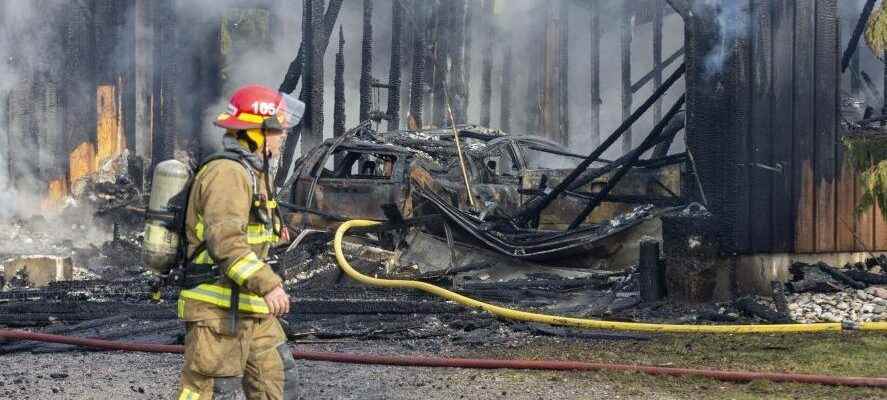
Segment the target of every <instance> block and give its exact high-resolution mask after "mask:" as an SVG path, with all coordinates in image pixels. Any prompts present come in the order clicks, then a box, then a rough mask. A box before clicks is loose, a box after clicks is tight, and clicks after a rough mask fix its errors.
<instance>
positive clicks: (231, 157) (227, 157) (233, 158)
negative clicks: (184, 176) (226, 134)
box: [195, 150, 259, 194]
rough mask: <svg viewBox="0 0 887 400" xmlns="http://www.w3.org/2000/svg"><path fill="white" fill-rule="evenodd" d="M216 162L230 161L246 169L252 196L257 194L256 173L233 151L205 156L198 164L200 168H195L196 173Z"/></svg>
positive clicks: (223, 151)
mask: <svg viewBox="0 0 887 400" xmlns="http://www.w3.org/2000/svg"><path fill="white" fill-rule="evenodd" d="M216 160H231V161H237V162H239V163H240V165H242V166H243V168H244V169H246V173H247V174H249V177H250V180H251V181H252V189H253V194H256V193H258V190H259V189H258V187H257V186H256V184H257V182H256V173H255V172H253V170H252V168H251V167H250V165H249V163H247V161H246V160H245V159H244V158H243V157H242V156H241V155H240V154H237V153H235V152H233V151H228V150H222V151H219V152H216V153H213V154H210V155H209V156H207V157H206V158H205V159H204V160H203V162H202V163H201V164H200V166H199V167H197V172H200V170H201V169H203V167H205V166H206V165H207V164H209V163H211V162H213V161H216ZM195 176H196V174H195Z"/></svg>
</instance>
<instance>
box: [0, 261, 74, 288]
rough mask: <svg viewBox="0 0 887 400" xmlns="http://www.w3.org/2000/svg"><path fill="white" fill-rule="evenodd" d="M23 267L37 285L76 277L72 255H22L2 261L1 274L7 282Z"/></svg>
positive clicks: (29, 278) (32, 283) (31, 280)
mask: <svg viewBox="0 0 887 400" xmlns="http://www.w3.org/2000/svg"><path fill="white" fill-rule="evenodd" d="M22 269H24V270H25V272H26V273H27V274H28V280H29V281H30V282H31V285H32V286H35V287H40V286H46V285H48V284H49V283H50V282H56V281H63V280H71V279H74V261H73V260H72V259H71V257H60V256H20V257H14V258H9V259H6V260H4V261H3V262H2V263H0V275H2V276H3V279H4V280H5V281H7V282H8V281H9V280H10V279H11V278H12V277H14V276H15V275H16V274H17V273H18V272H19V271H20V270H22Z"/></svg>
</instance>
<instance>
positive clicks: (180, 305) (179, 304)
mask: <svg viewBox="0 0 887 400" xmlns="http://www.w3.org/2000/svg"><path fill="white" fill-rule="evenodd" d="M176 314H178V315H179V319H185V299H184V298H183V297H181V296H180V297H179V300H178V301H176Z"/></svg>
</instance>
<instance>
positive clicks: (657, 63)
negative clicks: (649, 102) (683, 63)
mask: <svg viewBox="0 0 887 400" xmlns="http://www.w3.org/2000/svg"><path fill="white" fill-rule="evenodd" d="M653 3H654V4H653V7H655V10H654V11H653V87H654V89H655V88H658V87H659V86H660V85H662V68H663V65H662V25H663V19H664V17H665V3H664V2H663V1H660V0H656V1H654V2H653ZM660 119H662V101H661V100H660V101H657V102H656V105H655V106H653V123H657V122H659V120H660Z"/></svg>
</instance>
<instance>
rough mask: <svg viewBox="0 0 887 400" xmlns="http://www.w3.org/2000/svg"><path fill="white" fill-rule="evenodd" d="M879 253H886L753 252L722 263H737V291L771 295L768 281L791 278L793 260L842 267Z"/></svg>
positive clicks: (783, 280)
mask: <svg viewBox="0 0 887 400" xmlns="http://www.w3.org/2000/svg"><path fill="white" fill-rule="evenodd" d="M882 254H885V253H883V252H882V253H869V252H855V253H854V252H848V253H821V254H790V253H781V254H755V255H748V256H737V257H733V258H730V259H727V260H725V262H728V263H732V264H734V265H735V266H736V291H737V292H738V293H739V294H761V295H770V294H771V291H770V282H771V281H780V282H786V281H787V280H788V279H790V278H791V274H790V273H789V272H788V267H790V266H791V265H792V264H793V263H795V262H803V263H808V264H815V263H817V262H820V261H821V262H824V263H826V264H828V265H831V266H834V267H843V266H844V265H846V264H847V263H857V262H863V261H865V260H866V259H867V258H871V257H872V256H880V255H882Z"/></svg>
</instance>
